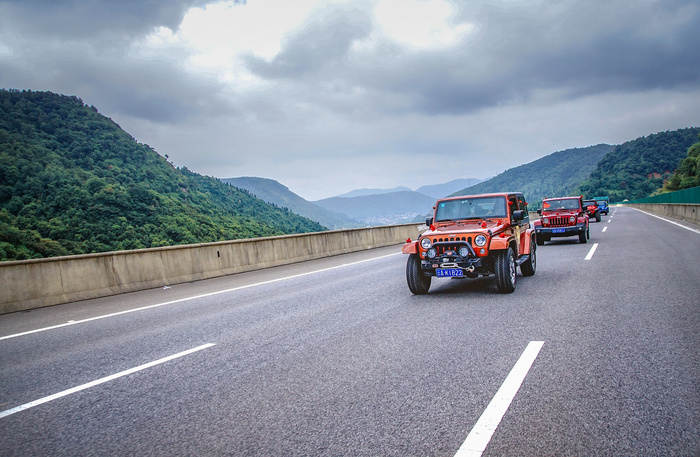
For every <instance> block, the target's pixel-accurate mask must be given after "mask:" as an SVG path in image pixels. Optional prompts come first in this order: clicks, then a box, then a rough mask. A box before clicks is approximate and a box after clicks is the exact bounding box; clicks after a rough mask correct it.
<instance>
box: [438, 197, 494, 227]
mask: <svg viewBox="0 0 700 457" xmlns="http://www.w3.org/2000/svg"><path fill="white" fill-rule="evenodd" d="M505 217H506V199H505V197H471V198H461V199H455V200H444V201H440V202H438V205H437V208H436V210H435V221H436V222H445V221H458V220H465V219H490V218H505Z"/></svg>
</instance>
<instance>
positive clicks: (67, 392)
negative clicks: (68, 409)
mask: <svg viewBox="0 0 700 457" xmlns="http://www.w3.org/2000/svg"><path fill="white" fill-rule="evenodd" d="M211 346H214V343H208V344H203V345H201V346H197V347H196V348H193V349H188V350H187V351H183V352H179V353H177V354H174V355H171V356H168V357H164V358H162V359H158V360H156V361H153V362H150V363H146V364H144V365H140V366H138V367H135V368H131V369H129V370H125V371H122V372H120V373H117V374H113V375H111V376H106V377H104V378H100V379H98V380H96V381H92V382H88V383H87V384H83V385H80V386H77V387H73V388H72V389H68V390H64V391H63V392H59V393H57V394H53V395H49V396H48V397H44V398H40V399H38V400H34V401H32V402H29V403H25V404H23V405H20V406H17V407H15V408H12V409H7V410H5V411H0V419H2V418H3V417H7V416H10V415H12V414H15V413H18V412H20V411H24V410H25V409H29V408H33V407H34V406H38V405H41V404H44V403H47V402H50V401H52V400H56V399H57V398H61V397H65V396H66V395H70V394H74V393H76V392H80V391H81V390H85V389H89V388H90V387H95V386H97V385H99V384H103V383H105V382H108V381H112V380H114V379H117V378H121V377H122V376H126V375H129V374H132V373H136V372H137V371H141V370H145V369H146V368H150V367H152V366H155V365H159V364H161V363H165V362H168V361H170V360H173V359H177V358H178V357H182V356H185V355H188V354H192V353H193V352H197V351H201V350H202V349H206V348H208V347H211Z"/></svg>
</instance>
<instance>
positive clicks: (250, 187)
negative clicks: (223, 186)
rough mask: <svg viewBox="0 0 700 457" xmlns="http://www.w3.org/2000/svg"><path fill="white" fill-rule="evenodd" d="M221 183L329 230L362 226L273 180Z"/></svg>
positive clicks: (254, 179) (262, 179)
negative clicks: (243, 190)
mask: <svg viewBox="0 0 700 457" xmlns="http://www.w3.org/2000/svg"><path fill="white" fill-rule="evenodd" d="M222 181H223V182H225V183H228V184H231V185H232V186H235V187H238V188H239V189H245V190H247V191H248V192H250V193H251V194H253V195H255V196H256V197H258V198H261V199H263V200H264V201H266V202H268V203H272V204H274V205H276V206H279V207H282V208H289V209H290V210H291V211H293V212H294V213H296V214H299V215H301V216H304V217H306V218H308V219H311V220H312V221H316V222H318V223H320V224H321V225H323V226H325V227H328V228H330V229H343V228H356V227H361V226H363V224H361V223H360V222H358V221H356V220H354V219H351V218H349V217H347V216H345V215H343V214H340V213H336V212H333V211H331V210H328V209H325V208H323V207H321V206H318V205H315V204H313V203H311V202H308V201H306V200H304V199H303V198H302V197H300V196H299V195H297V194H295V193H294V192H292V191H290V190H289V188H287V187H286V186H284V185H282V184H280V183H279V182H277V181H275V180H273V179H266V178H255V177H248V176H245V177H239V178H224V179H222Z"/></svg>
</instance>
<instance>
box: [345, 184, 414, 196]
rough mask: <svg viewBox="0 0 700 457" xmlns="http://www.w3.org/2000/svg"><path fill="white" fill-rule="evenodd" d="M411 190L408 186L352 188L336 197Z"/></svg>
mask: <svg viewBox="0 0 700 457" xmlns="http://www.w3.org/2000/svg"><path fill="white" fill-rule="evenodd" d="M404 191H408V192H411V189H409V188H408V187H394V188H392V189H356V190H351V191H350V192H348V193H345V194H341V195H336V197H344V198H352V197H364V196H365V195H380V194H391V193H393V192H404Z"/></svg>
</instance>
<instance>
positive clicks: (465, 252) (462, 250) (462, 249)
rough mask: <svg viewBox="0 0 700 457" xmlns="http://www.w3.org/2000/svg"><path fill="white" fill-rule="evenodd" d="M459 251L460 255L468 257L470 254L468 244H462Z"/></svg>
mask: <svg viewBox="0 0 700 457" xmlns="http://www.w3.org/2000/svg"><path fill="white" fill-rule="evenodd" d="M458 252H459V256H460V257H467V256H468V255H469V248H468V247H466V246H461V247H460V248H459V251H458Z"/></svg>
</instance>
